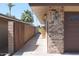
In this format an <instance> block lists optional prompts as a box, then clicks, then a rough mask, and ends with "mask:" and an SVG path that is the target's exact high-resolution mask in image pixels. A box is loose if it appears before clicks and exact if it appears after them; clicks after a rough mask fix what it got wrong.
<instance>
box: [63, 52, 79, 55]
mask: <svg viewBox="0 0 79 59" xmlns="http://www.w3.org/2000/svg"><path fill="white" fill-rule="evenodd" d="M64 55H79V52H65V53H64Z"/></svg>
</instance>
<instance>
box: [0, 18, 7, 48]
mask: <svg viewBox="0 0 79 59" xmlns="http://www.w3.org/2000/svg"><path fill="white" fill-rule="evenodd" d="M5 47H6V48H7V47H8V22H7V21H4V20H3V19H2V18H0V49H1V48H5Z"/></svg>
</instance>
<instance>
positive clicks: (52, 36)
mask: <svg viewBox="0 0 79 59" xmlns="http://www.w3.org/2000/svg"><path fill="white" fill-rule="evenodd" d="M41 6H42V5H41ZM41 6H40V5H37V6H35V5H34V6H32V9H33V11H34V12H35V13H36V15H37V16H38V18H39V20H41V22H42V21H43V18H42V17H43V15H44V14H45V13H46V14H47V18H46V22H47V25H46V27H47V46H48V47H47V50H48V51H47V52H48V53H64V12H79V6H74V5H73V6H68V5H67V6H64V5H63V6H61V5H60V6H58V5H57V6H56V5H54V6H53V5H50V6H47V5H46V6H42V7H41ZM44 7H45V8H44ZM42 8H43V9H42ZM51 9H56V10H57V11H58V12H59V13H60V15H61V16H60V18H59V21H60V23H59V24H58V25H54V24H53V22H54V21H53V18H52V17H53V15H52V13H53V12H52V11H50V10H51ZM39 11H40V12H39ZM39 15H40V16H39ZM42 23H44V22H42ZM59 32H61V33H59Z"/></svg>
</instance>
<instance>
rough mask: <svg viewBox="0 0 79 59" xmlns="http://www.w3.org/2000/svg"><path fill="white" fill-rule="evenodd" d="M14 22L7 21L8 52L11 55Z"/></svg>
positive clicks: (12, 50)
mask: <svg viewBox="0 0 79 59" xmlns="http://www.w3.org/2000/svg"><path fill="white" fill-rule="evenodd" d="M13 27H14V22H13V21H8V52H9V53H13V52H14V35H13V34H14V32H13V31H14V30H13Z"/></svg>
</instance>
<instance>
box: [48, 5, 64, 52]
mask: <svg viewBox="0 0 79 59" xmlns="http://www.w3.org/2000/svg"><path fill="white" fill-rule="evenodd" d="M52 9H55V10H57V11H58V13H59V17H58V19H54V15H53V14H54V11H52ZM63 22H64V8H63V7H62V6H52V7H50V9H49V12H48V15H47V26H48V27H47V32H48V34H47V40H48V53H63V52H64V40H63V38H64V24H63Z"/></svg>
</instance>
